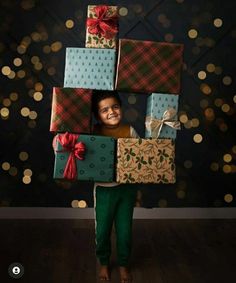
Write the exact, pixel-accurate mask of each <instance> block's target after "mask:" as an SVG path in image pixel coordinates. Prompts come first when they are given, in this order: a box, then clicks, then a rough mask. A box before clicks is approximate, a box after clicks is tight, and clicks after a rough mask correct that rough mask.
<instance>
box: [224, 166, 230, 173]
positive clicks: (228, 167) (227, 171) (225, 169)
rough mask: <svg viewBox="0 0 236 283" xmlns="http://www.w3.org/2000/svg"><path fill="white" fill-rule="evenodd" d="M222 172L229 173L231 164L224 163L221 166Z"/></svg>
mask: <svg viewBox="0 0 236 283" xmlns="http://www.w3.org/2000/svg"><path fill="white" fill-rule="evenodd" d="M223 172H224V173H225V174H229V173H231V166H230V165H228V164H227V165H224V166H223Z"/></svg>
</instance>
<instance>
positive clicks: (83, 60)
mask: <svg viewBox="0 0 236 283" xmlns="http://www.w3.org/2000/svg"><path fill="white" fill-rule="evenodd" d="M115 58H116V51H115V50H113V49H101V48H100V49H98V48H73V47H68V48H66V63H65V77H64V87H74V88H87V89H98V90H114V76H115Z"/></svg>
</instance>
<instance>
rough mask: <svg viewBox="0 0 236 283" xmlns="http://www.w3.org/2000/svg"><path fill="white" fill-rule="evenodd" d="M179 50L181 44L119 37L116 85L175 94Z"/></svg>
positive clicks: (125, 89)
mask: <svg viewBox="0 0 236 283" xmlns="http://www.w3.org/2000/svg"><path fill="white" fill-rule="evenodd" d="M182 54H183V45H182V44H174V43H167V42H153V41H141V40H131V39H120V40H119V55H118V62H117V73H116V89H117V90H120V91H131V92H144V93H145V92H146V93H152V92H162V93H173V94H178V93H179V92H180V74H181V68H182Z"/></svg>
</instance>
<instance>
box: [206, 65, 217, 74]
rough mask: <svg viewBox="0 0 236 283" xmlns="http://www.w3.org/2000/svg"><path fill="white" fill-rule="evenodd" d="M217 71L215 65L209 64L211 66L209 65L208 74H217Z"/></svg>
mask: <svg viewBox="0 0 236 283" xmlns="http://www.w3.org/2000/svg"><path fill="white" fill-rule="evenodd" d="M215 69H216V67H215V65H214V64H212V63H209V64H207V66H206V70H207V72H208V73H213V72H215Z"/></svg>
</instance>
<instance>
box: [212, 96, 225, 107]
mask: <svg viewBox="0 0 236 283" xmlns="http://www.w3.org/2000/svg"><path fill="white" fill-rule="evenodd" d="M214 103H215V106H216V107H221V106H222V105H223V103H224V101H223V99H221V98H216V100H215V102H214Z"/></svg>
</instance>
